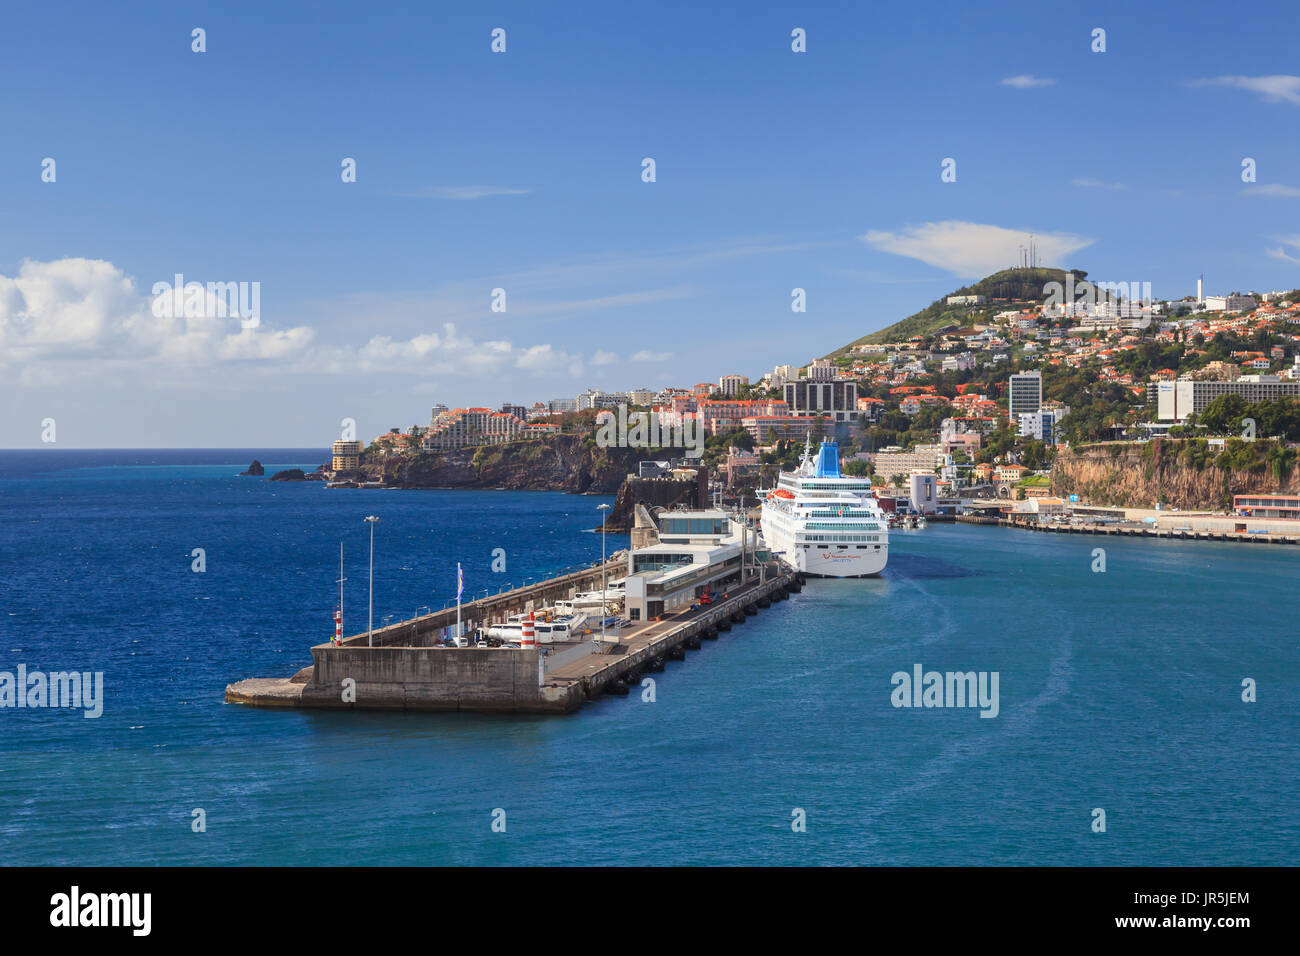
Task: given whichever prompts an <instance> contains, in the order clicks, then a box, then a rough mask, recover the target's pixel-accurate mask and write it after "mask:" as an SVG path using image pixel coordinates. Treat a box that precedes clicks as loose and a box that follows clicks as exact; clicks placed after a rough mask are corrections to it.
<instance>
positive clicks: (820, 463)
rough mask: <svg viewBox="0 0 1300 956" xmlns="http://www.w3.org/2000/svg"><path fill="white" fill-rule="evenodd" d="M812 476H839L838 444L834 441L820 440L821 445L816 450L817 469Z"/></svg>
mask: <svg viewBox="0 0 1300 956" xmlns="http://www.w3.org/2000/svg"><path fill="white" fill-rule="evenodd" d="M814 477H817V478H839V477H840V446H839V445H837V444H835V442H833V441H824V442H822V447H821V449H820V450H819V451H818V452H817V470H816V472H815V473H814Z"/></svg>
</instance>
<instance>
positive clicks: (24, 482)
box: [0, 449, 1300, 865]
mask: <svg viewBox="0 0 1300 956" xmlns="http://www.w3.org/2000/svg"><path fill="white" fill-rule="evenodd" d="M254 457H256V458H259V459H260V460H261V461H262V462H263V463H264V464H265V465H266V468H267V473H268V475H269V474H271V473H272V472H274V471H275V470H278V469H280V468H287V467H312V466H314V465H315V464H316V463H318V462H319V461H321V460H323V457H324V451H323V450H322V451H316V450H288V451H274V450H272V451H268V450H265V449H262V450H254V449H246V450H235V451H217V452H196V451H161V452H71V451H53V450H49V451H47V450H39V451H30V452H0V518H2V519H3V520H0V582H2V584H0V670H10V671H12V670H13V669H14V668H16V666H17V665H18V664H20V663H25V664H26V665H27V666H28V668H29V670H35V669H43V670H47V671H50V670H62V669H74V668H75V669H78V670H102V671H103V672H104V675H105V683H106V692H105V697H106V700H105V704H104V713H103V716H102V717H100V718H99V719H95V720H88V719H85V718H84V717H82V716H81V714H80V712H77V711H70V710H30V709H23V710H14V709H4V710H0V733H3V748H2V749H0V861H3V862H4V863H8V864H210V865H233V864H272V865H273V864H348V865H363V864H417V865H419V864H595V863H605V864H735V863H740V864H794V865H801V864H810V865H817V864H855V863H862V864H941V865H966V864H1065V865H1102V864H1121V865H1122V864H1150V865H1162V864H1181V865H1192V864H1207V865H1218V864H1256V863H1271V864H1291V863H1293V862H1294V851H1295V847H1296V846H1297V845H1300V802H1297V801H1296V800H1295V798H1294V786H1295V781H1296V779H1297V777H1298V776H1300V773H1298V772H1300V739H1298V735H1297V733H1296V731H1297V729H1298V727H1300V722H1298V721H1297V717H1298V716H1300V707H1298V706H1297V700H1298V699H1300V693H1298V692H1300V663H1298V662H1297V661H1298V656H1300V655H1298V654H1297V651H1298V650H1300V648H1298V646H1297V645H1298V644H1300V640H1298V639H1297V637H1296V634H1295V630H1294V621H1295V619H1296V606H1297V597H1296V592H1295V587H1294V582H1295V580H1296V571H1297V567H1298V564H1297V562H1300V549H1295V550H1292V549H1288V548H1281V547H1266V546H1260V545H1234V544H1209V543H1191V542H1186V543H1185V542H1149V541H1138V540H1128V539H1125V540H1114V541H1110V540H1103V539H1099V538H1095V537H1090V536H1074V535H1036V534H1030V533H1027V532H1020V531H1010V530H1006V529H1001V528H988V527H976V526H967V525H939V524H932V525H931V526H930V527H929V528H928V529H926V530H924V531H919V532H911V533H907V532H898V533H896V534H895V535H894V536H893V538H892V543H891V558H890V564H889V567H888V569H887V571H886V573H885V575H884V576H883V577H882V578H881V579H879V580H868V581H821V580H817V581H812V582H810V583H809V586H808V587H807V588H806V589H805V590H804V591H803V592H802V593H800V594H797V595H794V596H792V598H791V600H789V601H786V602H782V603H779V604H776V605H774V606H773V607H772V608H771V609H770V610H766V611H762V612H760V613H759V616H758V617H757V618H751V619H750V620H749V621H748V622H746V623H745V624H743V625H739V626H737V627H736V629H735V630H733V631H732V632H731V633H729V634H724V635H723V636H722V637H721V638H720V639H719V640H718V641H716V642H709V643H706V644H705V645H704V647H703V649H702V650H701V651H699V652H695V653H692V654H690V655H688V657H687V660H686V661H685V662H683V663H671V662H670V663H669V664H668V667H667V669H666V670H665V671H664V672H663V673H662V674H659V675H656V681H657V685H656V697H657V699H656V700H655V702H653V703H644V702H642V700H641V698H640V695H639V694H637V693H635V692H634V693H633V694H632V695H630V696H628V697H626V698H606V699H602V700H600V701H598V702H595V703H593V704H591V705H589V706H587V707H586V708H584V709H583V710H582V711H580V712H579V713H577V714H574V715H570V716H567V717H548V718H541V717H511V716H482V715H458V714H391V713H315V712H279V711H267V710H254V709H248V708H243V707H238V706H231V705H227V704H225V703H224V702H223V699H222V695H223V691H224V688H225V685H226V684H227V683H229V682H231V681H234V680H237V679H240V678H243V677H250V676H288V675H289V674H291V673H293V672H294V671H296V670H297V669H298V668H300V667H302V666H304V665H306V664H308V663H310V656H309V654H308V652H307V648H308V647H309V646H310V645H311V644H313V643H318V642H320V641H323V640H326V639H328V637H329V635H330V634H331V633H332V620H331V614H332V611H333V606H334V599H335V593H336V585H335V583H334V582H335V578H336V577H337V576H338V572H337V565H338V546H339V542H340V541H343V543H344V548H345V574H346V576H347V578H348V581H347V583H346V585H345V588H346V591H345V597H344V603H345V612H346V613H347V615H348V627H347V630H348V631H349V632H352V631H354V630H358V629H360V627H361V625H362V623H363V615H364V603H365V597H366V591H365V576H366V558H367V550H366V549H367V547H368V538H367V533H368V529H367V526H366V525H365V524H364V523H363V522H362V521H361V518H362V517H363V516H364V515H366V514H371V513H373V514H377V515H379V516H380V517H381V518H382V521H381V523H380V524H379V525H378V527H377V530H376V536H375V618H376V622H377V623H379V622H381V621H382V620H383V618H384V617H386V616H387V615H397V616H403V617H404V616H409V615H411V614H413V613H415V612H416V610H417V609H418V608H420V607H421V606H425V605H436V606H440V605H441V604H442V603H444V602H445V601H447V600H450V599H452V598H454V587H455V584H454V581H455V572H454V568H455V564H456V562H457V561H460V562H461V563H462V564H463V565H464V567H465V575H466V588H467V590H469V591H481V590H482V589H484V588H492V589H493V590H495V589H497V588H498V587H500V586H502V585H504V584H505V583H506V582H507V581H510V582H514V583H518V582H520V581H522V580H523V579H525V578H528V577H535V576H536V575H539V574H544V573H549V572H551V571H554V570H558V569H559V568H561V567H565V566H569V565H574V564H577V563H582V562H588V561H591V560H594V559H596V558H598V557H599V554H600V546H601V541H600V535H599V534H593V533H592V532H591V531H590V530H589V529H590V528H592V527H594V526H595V525H597V524H598V523H599V512H598V511H597V510H596V505H597V504H599V503H601V501H604V500H608V499H602V498H595V497H586V496H573V495H562V494H550V493H540V492H532V493H529V492H490V491H488V492H432V491H430V492H416V491H374V490H343V489H334V490H327V489H325V488H324V487H323V486H322V485H320V484H318V483H295V484H282V483H271V482H267V481H264V480H261V479H257V478H247V477H245V478H241V477H236V474H235V473H236V472H238V471H241V470H243V469H244V468H245V467H246V466H247V464H248V462H249V461H251V460H252V459H253V458H254ZM608 544H609V547H610V549H611V550H613V549H615V548H618V547H623V546H625V544H626V538H625V537H623V536H614V535H611V536H610V537H609V541H608ZM498 547H500V548H504V549H505V551H506V555H507V571H506V573H505V574H493V573H492V572H491V570H490V563H491V553H492V550H493V549H494V548H498ZM1097 547H1104V548H1105V551H1106V555H1105V557H1106V571H1105V573H1094V572H1093V571H1092V567H1093V565H1094V557H1093V553H1092V552H1093V549H1095V548H1097ZM194 548H203V549H204V551H205V555H206V566H207V570H206V571H205V572H204V573H202V574H198V573H194V572H193V571H192V570H191V562H192V560H193V559H192V557H191V552H192V550H193V549H194ZM915 664H921V665H922V666H923V667H924V669H926V670H939V671H948V670H963V671H965V670H975V671H990V672H992V671H997V672H998V673H999V677H1000V683H999V688H1000V713H999V715H998V716H997V717H996V718H991V719H986V718H981V717H980V716H979V713H978V711H977V710H974V709H958V708H953V709H942V708H915V709H902V708H895V707H893V706H892V704H891V691H892V690H893V685H892V684H891V680H890V678H891V675H893V674H894V673H895V672H898V671H904V672H908V673H910V672H911V670H912V667H913V665H915ZM1245 678H1252V679H1254V680H1255V681H1256V682H1257V685H1258V701H1257V702H1256V703H1244V702H1243V701H1242V698H1241V695H1242V680H1243V679H1245ZM197 808H202V810H203V811H204V813H205V816H206V825H207V829H206V832H202V833H195V832H193V830H192V828H191V821H192V819H193V812H194V810H195V809H197ZM1094 808H1101V809H1104V810H1105V811H1106V822H1107V829H1106V832H1104V833H1095V832H1093V830H1092V826H1091V825H1092V822H1093V810H1094ZM497 809H502V810H504V811H505V813H506V816H505V819H506V830H505V832H504V833H500V832H494V831H493V829H492V822H493V811H494V810H497ZM796 809H800V810H802V811H804V813H805V814H806V818H807V830H806V832H803V833H796V832H794V831H793V829H792V827H791V821H792V819H793V817H792V814H793V813H794V812H795V810H796Z"/></svg>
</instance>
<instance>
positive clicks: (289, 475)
mask: <svg viewBox="0 0 1300 956" xmlns="http://www.w3.org/2000/svg"><path fill="white" fill-rule="evenodd" d="M271 480H272V481H306V480H307V476H306V475H305V474H303V470H302V469H301V468H290V469H289V470H287V471H277V472H276V473H275V474H274V475H272V476H271Z"/></svg>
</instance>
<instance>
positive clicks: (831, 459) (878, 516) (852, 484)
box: [762, 441, 889, 578]
mask: <svg viewBox="0 0 1300 956" xmlns="http://www.w3.org/2000/svg"><path fill="white" fill-rule="evenodd" d="M762 521H763V539H764V540H765V541H766V542H767V546H768V548H769V549H770V550H771V551H772V553H773V554H774V555H776V557H777V558H778V559H779V560H780V561H781V562H782V563H783V564H785V565H787V566H789V567H791V568H794V570H796V571H799V572H801V573H803V574H807V575H812V576H815V577H823V578H867V577H874V576H876V575H878V574H880V573H881V572H882V571H884V570H885V565H886V564H887V563H888V561H889V521H888V518H887V516H886V515H885V513H884V512H883V511H882V510H881V508H880V505H879V503H878V502H877V501H876V500H875V498H874V497H872V495H871V481H870V479H868V478H864V477H852V476H849V475H842V474H840V464H839V449H838V446H837V445H836V443H835V442H833V441H823V442H822V444H821V448H820V449H819V451H818V453H817V457H816V460H815V461H814V459H813V456H812V450H811V445H810V446H809V447H808V448H807V449H806V450H805V451H804V457H803V461H802V462H800V464H799V468H798V469H797V470H796V471H793V472H782V473H781V474H780V476H779V477H778V480H777V487H776V488H774V489H773V490H772V491H771V492H770V493H768V494H767V495H766V496H765V497H764V498H763V510H762Z"/></svg>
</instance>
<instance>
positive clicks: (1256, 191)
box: [1241, 183, 1300, 199]
mask: <svg viewBox="0 0 1300 956" xmlns="http://www.w3.org/2000/svg"><path fill="white" fill-rule="evenodd" d="M1241 194H1242V195H1243V196H1267V197H1269V198H1272V199H1295V198H1297V197H1300V189H1298V188H1296V187H1295V186H1283V185H1282V184H1281V183H1265V184H1264V185H1262V186H1247V187H1246V188H1245V189H1243V190H1242V191H1241Z"/></svg>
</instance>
